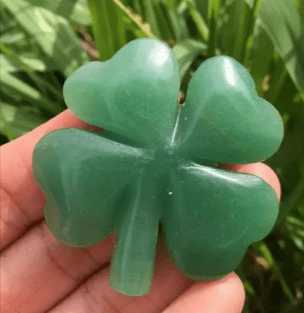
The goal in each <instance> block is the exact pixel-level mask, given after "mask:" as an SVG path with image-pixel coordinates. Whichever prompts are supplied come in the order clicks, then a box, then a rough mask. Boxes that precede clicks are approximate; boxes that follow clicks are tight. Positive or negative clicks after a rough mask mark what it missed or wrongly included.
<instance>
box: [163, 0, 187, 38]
mask: <svg viewBox="0 0 304 313" xmlns="http://www.w3.org/2000/svg"><path fill="white" fill-rule="evenodd" d="M167 5H168V13H169V18H170V21H171V25H172V28H173V32H174V35H175V39H176V41H181V40H183V39H186V38H188V37H189V33H188V28H187V25H186V21H185V19H184V17H183V16H182V15H180V14H179V13H178V10H177V8H178V6H177V3H176V1H175V0H173V1H172V0H167Z"/></svg>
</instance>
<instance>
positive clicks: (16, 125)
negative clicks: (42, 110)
mask: <svg viewBox="0 0 304 313" xmlns="http://www.w3.org/2000/svg"><path fill="white" fill-rule="evenodd" d="M0 106H1V115H0V132H1V133H4V134H6V136H7V137H8V139H9V140H13V139H15V138H17V137H19V136H21V135H23V134H25V133H27V132H29V131H31V130H32V129H33V128H35V127H37V126H39V125H41V124H42V123H44V122H45V121H46V119H45V118H43V117H42V116H41V115H40V114H39V111H37V110H35V109H34V108H33V107H29V106H21V107H17V106H14V105H11V104H8V103H5V102H1V103H0Z"/></svg>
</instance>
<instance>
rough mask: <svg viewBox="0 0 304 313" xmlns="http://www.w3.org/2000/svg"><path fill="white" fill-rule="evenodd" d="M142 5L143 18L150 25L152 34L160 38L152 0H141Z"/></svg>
mask: <svg viewBox="0 0 304 313" xmlns="http://www.w3.org/2000/svg"><path fill="white" fill-rule="evenodd" d="M142 6H143V9H144V12H145V19H146V20H147V22H148V24H149V25H150V27H151V30H152V32H153V34H154V35H155V36H156V37H157V38H161V30H160V29H159V25H158V22H157V17H156V12H155V8H154V0H145V1H143V2H142Z"/></svg>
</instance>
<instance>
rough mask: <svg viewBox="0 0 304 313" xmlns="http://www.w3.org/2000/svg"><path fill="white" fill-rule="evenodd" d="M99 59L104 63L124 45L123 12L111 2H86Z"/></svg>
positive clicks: (102, 0)
mask: <svg viewBox="0 0 304 313" xmlns="http://www.w3.org/2000/svg"><path fill="white" fill-rule="evenodd" d="M88 4H89V9H90V16H91V21H92V25H93V31H94V39H95V42H96V44H97V49H98V51H99V59H100V60H101V61H106V60H108V59H110V58H111V57H112V56H113V55H114V54H115V52H116V51H118V50H119V49H120V48H121V47H122V46H124V45H125V44H126V27H125V23H124V21H123V12H122V11H121V9H120V8H119V7H118V6H117V5H116V4H115V3H114V1H112V0H107V1H104V0H88Z"/></svg>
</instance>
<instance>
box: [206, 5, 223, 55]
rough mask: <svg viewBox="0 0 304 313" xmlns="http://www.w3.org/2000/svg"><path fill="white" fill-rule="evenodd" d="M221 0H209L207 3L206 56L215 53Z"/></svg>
mask: <svg viewBox="0 0 304 313" xmlns="http://www.w3.org/2000/svg"><path fill="white" fill-rule="evenodd" d="M220 4H221V0H209V3H208V20H209V42H208V57H209V58H210V57H212V56H214V55H215V54H216V50H217V45H218V33H217V26H218V18H219V11H220Z"/></svg>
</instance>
